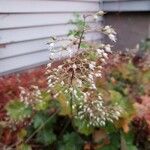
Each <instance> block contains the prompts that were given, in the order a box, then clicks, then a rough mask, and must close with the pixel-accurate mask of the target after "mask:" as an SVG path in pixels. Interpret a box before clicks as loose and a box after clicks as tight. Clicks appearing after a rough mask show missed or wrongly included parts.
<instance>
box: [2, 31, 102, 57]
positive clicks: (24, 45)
mask: <svg viewBox="0 0 150 150" xmlns="http://www.w3.org/2000/svg"><path fill="white" fill-rule="evenodd" d="M61 38H66V37H61ZM86 39H87V40H90V41H95V40H100V39H101V35H100V34H98V33H88V34H87V35H86ZM47 42H48V38H47V39H40V40H33V41H27V42H19V43H13V44H7V45H6V47H4V48H0V60H1V59H6V58H8V57H15V56H17V55H25V54H27V53H33V52H37V51H42V50H46V49H48V46H47V44H46V43H47ZM63 43H65V41H62V42H58V43H57V44H56V47H60V46H61V45H63Z"/></svg>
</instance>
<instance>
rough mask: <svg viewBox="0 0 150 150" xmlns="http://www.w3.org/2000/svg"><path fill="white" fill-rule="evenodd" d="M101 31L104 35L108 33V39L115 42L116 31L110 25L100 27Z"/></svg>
mask: <svg viewBox="0 0 150 150" xmlns="http://www.w3.org/2000/svg"><path fill="white" fill-rule="evenodd" d="M102 32H103V33H104V34H106V35H108V37H109V38H110V40H112V41H113V42H116V40H117V38H116V34H117V33H116V32H115V30H114V29H113V28H112V27H111V26H105V27H103V28H102Z"/></svg>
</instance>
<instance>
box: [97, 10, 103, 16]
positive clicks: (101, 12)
mask: <svg viewBox="0 0 150 150" xmlns="http://www.w3.org/2000/svg"><path fill="white" fill-rule="evenodd" d="M104 14H105V13H104V11H102V10H100V11H99V12H98V13H97V15H99V16H103V15H104Z"/></svg>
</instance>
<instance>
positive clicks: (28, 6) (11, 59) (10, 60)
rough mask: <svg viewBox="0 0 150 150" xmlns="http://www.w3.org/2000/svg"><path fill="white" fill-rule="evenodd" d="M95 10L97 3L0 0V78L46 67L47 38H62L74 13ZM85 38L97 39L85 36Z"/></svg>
mask: <svg viewBox="0 0 150 150" xmlns="http://www.w3.org/2000/svg"><path fill="white" fill-rule="evenodd" d="M98 10H99V0H0V75H3V74H7V73H11V72H16V71H20V70H24V69H26V68H31V67H35V66H38V65H41V64H45V63H47V61H48V56H49V52H48V50H47V46H46V43H47V41H48V38H49V37H50V36H60V37H65V36H66V35H67V33H68V31H69V30H70V29H72V28H73V26H72V25H70V24H69V23H68V21H69V20H70V19H71V18H72V17H73V14H74V13H75V12H78V13H95V12H96V11H98ZM89 22H90V23H91V24H93V22H92V20H89ZM87 38H88V39H89V40H98V39H100V35H99V34H96V33H88V35H87ZM58 46H59V44H58Z"/></svg>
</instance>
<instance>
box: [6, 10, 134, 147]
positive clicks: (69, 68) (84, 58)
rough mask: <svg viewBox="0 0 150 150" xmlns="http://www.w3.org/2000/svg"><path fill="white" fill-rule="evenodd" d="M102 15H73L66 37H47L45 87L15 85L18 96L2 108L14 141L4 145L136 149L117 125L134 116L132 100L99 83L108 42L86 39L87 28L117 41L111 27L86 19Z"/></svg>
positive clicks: (100, 13) (108, 51) (109, 46)
mask: <svg viewBox="0 0 150 150" xmlns="http://www.w3.org/2000/svg"><path fill="white" fill-rule="evenodd" d="M104 14H105V13H104V12H103V11H100V12H98V13H96V14H94V15H93V14H87V15H83V16H80V15H76V18H75V20H72V24H74V27H75V29H74V30H71V31H70V32H69V34H68V38H67V39H64V38H56V37H51V38H50V41H49V43H48V44H49V51H50V56H49V57H50V63H48V65H47V69H46V73H45V75H46V77H47V83H48V88H47V90H41V89H40V88H39V87H38V86H35V85H31V87H30V88H29V89H26V88H23V87H19V88H20V91H21V92H20V99H19V100H16V101H11V102H9V103H8V104H7V106H6V110H7V118H6V120H7V121H6V122H7V127H8V128H11V129H13V130H14V131H17V136H16V139H17V142H16V143H15V144H12V145H11V146H9V148H17V149H21V150H23V149H27V150H30V149H31V148H33V149H36V146H37V147H38V148H39V149H40V147H41V145H42V148H43V149H44V148H47V149H60V150H80V149H86V148H89V149H90V148H93V149H97V150H99V149H102V150H108V149H109V150H110V149H112V150H117V149H119V148H120V147H125V146H126V147H127V146H130V148H132V149H136V147H135V146H133V145H132V138H131V141H127V142H125V140H126V139H127V140H128V139H129V138H128V136H129V137H131V136H132V135H131V136H130V135H128V136H127V135H126V134H125V133H124V132H123V130H122V129H121V127H122V126H121V125H119V123H120V122H121V120H123V118H125V117H127V116H128V117H130V116H132V115H133V113H134V108H133V106H132V103H129V104H128V101H126V99H123V98H122V97H121V95H119V94H118V93H115V92H112V91H109V90H108V89H102V88H101V87H100V86H99V84H98V82H99V81H100V80H101V79H102V78H103V69H105V68H104V65H106V64H107V61H109V56H110V55H111V53H112V51H111V47H112V46H111V45H109V44H102V43H101V42H100V41H99V42H91V41H88V40H87V39H86V34H87V33H88V32H92V31H94V32H95V31H97V32H100V33H101V34H105V35H108V37H109V38H110V40H112V41H114V42H115V41H116V32H115V31H114V29H113V28H112V27H111V26H104V27H101V26H96V27H93V26H91V25H90V23H88V19H89V18H92V19H94V20H95V21H97V19H98V18H99V17H101V16H103V15H104ZM57 41H65V42H64V43H66V45H63V46H62V47H61V48H59V49H58V48H57V49H56V45H57V44H56V43H57ZM66 41H67V42H66ZM64 52H67V54H68V57H67V58H66V59H64V60H63V61H62V63H61V64H60V65H58V66H57V67H53V62H55V61H56V60H55V56H56V55H57V54H58V53H64ZM114 97H116V99H115V98H114ZM129 105H130V106H129ZM128 108H130V111H129V109H128ZM5 125H6V124H5ZM119 128H120V129H119ZM97 130H99V131H100V132H96V131H97ZM124 131H125V130H124ZM95 132H96V134H98V133H100V134H98V135H99V136H98V139H97V138H96V139H95V138H94V137H95V136H96V134H95ZM114 132H115V134H114ZM120 136H121V138H120ZM93 139H94V140H93ZM89 141H91V143H89ZM92 142H93V143H92ZM111 142H112V144H110V143H111ZM121 143H124V144H123V146H122V145H121ZM35 145H36V146H35ZM124 145H125V146H124ZM34 146H35V147H34Z"/></svg>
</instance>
